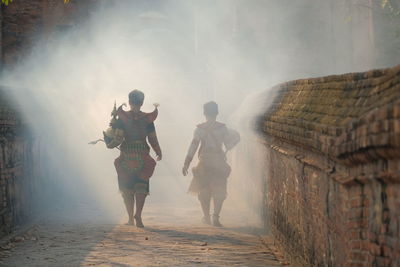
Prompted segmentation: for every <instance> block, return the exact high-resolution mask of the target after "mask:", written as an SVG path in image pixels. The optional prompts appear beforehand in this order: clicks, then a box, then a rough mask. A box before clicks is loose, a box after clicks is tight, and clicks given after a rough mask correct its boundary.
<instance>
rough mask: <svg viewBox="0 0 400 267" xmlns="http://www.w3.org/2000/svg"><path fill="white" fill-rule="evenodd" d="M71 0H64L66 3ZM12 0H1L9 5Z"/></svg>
mask: <svg viewBox="0 0 400 267" xmlns="http://www.w3.org/2000/svg"><path fill="white" fill-rule="evenodd" d="M69 1H70V0H64V3H65V4H66V3H69ZM11 2H12V0H1V3H2V4H4V5H6V6H8V4H9V3H11Z"/></svg>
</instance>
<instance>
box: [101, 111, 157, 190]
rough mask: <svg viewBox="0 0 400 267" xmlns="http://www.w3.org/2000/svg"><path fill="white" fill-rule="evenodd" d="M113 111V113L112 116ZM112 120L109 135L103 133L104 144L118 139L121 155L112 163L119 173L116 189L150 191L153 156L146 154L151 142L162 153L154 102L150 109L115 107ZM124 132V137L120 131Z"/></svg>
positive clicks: (115, 141)
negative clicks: (149, 111) (143, 110)
mask: <svg viewBox="0 0 400 267" xmlns="http://www.w3.org/2000/svg"><path fill="white" fill-rule="evenodd" d="M115 115H116V116H115ZM115 115H114V119H113V120H112V121H111V123H110V125H111V129H112V130H110V129H109V131H110V132H111V133H112V134H111V135H110V134H109V135H108V134H107V132H105V133H104V141H105V142H106V145H107V147H110V146H111V147H112V146H113V145H115V144H118V143H119V141H122V143H121V142H120V151H121V153H120V156H119V157H118V158H117V159H115V161H114V165H115V168H116V170H117V174H118V185H119V189H120V190H121V191H122V192H123V193H132V194H135V193H143V194H148V193H149V179H150V177H151V176H152V175H153V172H154V168H155V166H156V162H155V160H154V159H153V158H152V157H151V156H150V155H149V152H150V147H149V144H148V143H147V141H146V138H147V139H148V141H149V143H150V146H151V147H152V148H153V150H154V151H155V152H156V154H157V156H161V149H160V146H159V144H158V140H157V135H156V130H155V127H154V121H155V120H156V118H157V115H158V110H157V106H156V108H155V110H154V111H153V112H151V113H145V112H142V111H139V112H137V113H133V112H132V111H124V110H123V109H122V107H120V108H119V109H118V110H116V111H115ZM121 132H123V139H121V138H120V133H121ZM111 144H112V145H111Z"/></svg>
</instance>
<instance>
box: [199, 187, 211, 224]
mask: <svg viewBox="0 0 400 267" xmlns="http://www.w3.org/2000/svg"><path fill="white" fill-rule="evenodd" d="M198 199H199V201H200V204H201V209H202V210H203V216H204V217H203V222H204V223H206V224H211V221H210V202H211V192H210V191H209V190H202V191H201V192H200V193H199V194H198Z"/></svg>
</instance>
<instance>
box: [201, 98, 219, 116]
mask: <svg viewBox="0 0 400 267" xmlns="http://www.w3.org/2000/svg"><path fill="white" fill-rule="evenodd" d="M203 111H204V112H203V113H204V115H205V116H209V117H216V116H217V115H218V104H217V103H215V102H214V101H210V102H207V103H205V104H204V105H203Z"/></svg>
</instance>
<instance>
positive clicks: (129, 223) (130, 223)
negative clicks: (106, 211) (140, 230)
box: [125, 220, 135, 225]
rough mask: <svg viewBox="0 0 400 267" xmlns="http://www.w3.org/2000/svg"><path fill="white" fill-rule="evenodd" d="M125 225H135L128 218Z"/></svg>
mask: <svg viewBox="0 0 400 267" xmlns="http://www.w3.org/2000/svg"><path fill="white" fill-rule="evenodd" d="M125 225H135V222H134V221H133V220H129V221H128V222H127V223H126V224H125Z"/></svg>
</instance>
